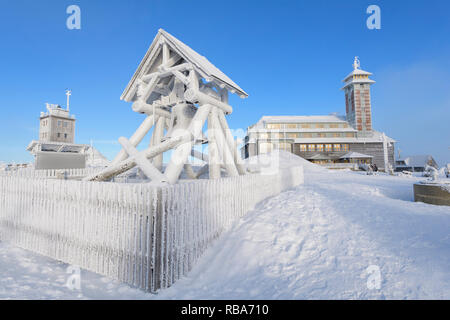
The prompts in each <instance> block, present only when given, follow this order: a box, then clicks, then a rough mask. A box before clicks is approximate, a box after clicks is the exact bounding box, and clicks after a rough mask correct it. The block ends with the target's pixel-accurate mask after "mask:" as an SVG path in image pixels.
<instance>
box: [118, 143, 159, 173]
mask: <svg viewBox="0 0 450 320" xmlns="http://www.w3.org/2000/svg"><path fill="white" fill-rule="evenodd" d="M119 143H120V144H121V145H122V147H123V148H124V150H125V151H126V152H127V153H128V155H129V156H131V157H133V159H134V160H135V161H136V164H137V165H138V167H139V168H140V169H141V170H142V172H144V174H145V175H146V176H147V178H149V179H151V180H152V181H153V182H166V181H167V178H166V177H165V176H164V175H163V174H162V173H161V172H160V171H159V170H158V169H157V168H156V167H155V166H154V165H153V164H152V163H151V162H150V161H149V160H148V159H147V157H146V156H145V154H144V153H142V152H139V151H137V149H136V148H135V147H133V146H132V145H131V143H130V141H128V139H126V138H124V137H120V138H119Z"/></svg>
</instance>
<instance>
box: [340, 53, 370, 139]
mask: <svg viewBox="0 0 450 320" xmlns="http://www.w3.org/2000/svg"><path fill="white" fill-rule="evenodd" d="M359 67H360V62H359V59H358V57H355V61H354V62H353V71H352V72H351V73H350V74H349V75H348V76H347V77H346V78H345V79H344V80H343V82H344V83H345V85H344V86H343V87H342V90H344V92H345V110H346V115H347V121H348V122H349V123H350V125H351V126H353V127H354V128H355V129H356V130H358V134H359V135H361V136H365V135H370V134H371V132H372V108H371V103H370V86H371V85H372V84H373V83H375V81H373V80H371V79H369V76H371V75H372V74H371V73H370V72H367V71H364V70H361V69H360V68H359Z"/></svg>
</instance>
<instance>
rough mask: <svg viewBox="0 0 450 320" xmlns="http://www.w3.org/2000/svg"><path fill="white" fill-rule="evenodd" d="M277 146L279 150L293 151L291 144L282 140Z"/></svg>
mask: <svg viewBox="0 0 450 320" xmlns="http://www.w3.org/2000/svg"><path fill="white" fill-rule="evenodd" d="M277 148H278V149H279V150H284V151H288V152H291V144H290V143H287V142H280V143H279V144H278V146H277Z"/></svg>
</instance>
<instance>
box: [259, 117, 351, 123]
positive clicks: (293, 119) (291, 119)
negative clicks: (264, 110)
mask: <svg viewBox="0 0 450 320" xmlns="http://www.w3.org/2000/svg"><path fill="white" fill-rule="evenodd" d="M258 122H273V123H308V122H310V123H315V122H332V123H345V122H347V121H345V120H344V119H343V118H340V117H339V116H336V115H328V116H263V117H262V118H261V119H259V121H258Z"/></svg>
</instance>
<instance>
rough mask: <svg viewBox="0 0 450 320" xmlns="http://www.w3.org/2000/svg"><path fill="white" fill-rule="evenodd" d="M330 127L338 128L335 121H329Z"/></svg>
mask: <svg viewBox="0 0 450 320" xmlns="http://www.w3.org/2000/svg"><path fill="white" fill-rule="evenodd" d="M330 128H339V125H338V124H337V123H330Z"/></svg>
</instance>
